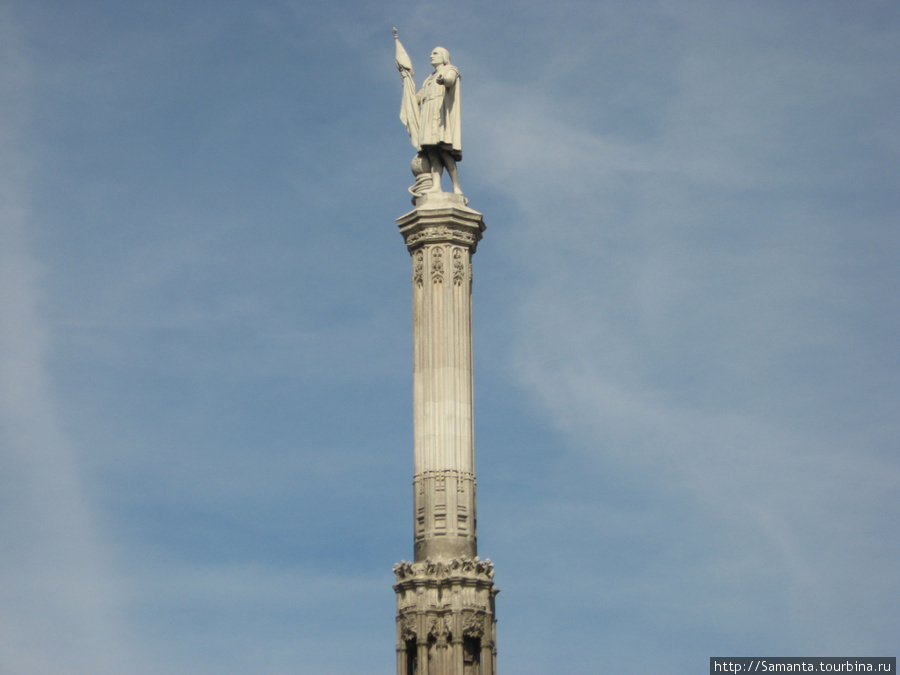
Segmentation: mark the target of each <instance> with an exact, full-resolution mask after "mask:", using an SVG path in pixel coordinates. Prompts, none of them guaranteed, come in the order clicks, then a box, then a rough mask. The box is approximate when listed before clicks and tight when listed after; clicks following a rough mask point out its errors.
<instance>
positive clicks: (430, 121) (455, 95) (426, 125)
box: [417, 64, 462, 161]
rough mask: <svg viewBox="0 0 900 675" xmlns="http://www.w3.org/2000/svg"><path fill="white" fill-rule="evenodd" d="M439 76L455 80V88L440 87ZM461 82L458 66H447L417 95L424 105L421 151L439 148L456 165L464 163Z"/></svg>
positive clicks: (421, 119) (437, 72) (420, 117)
mask: <svg viewBox="0 0 900 675" xmlns="http://www.w3.org/2000/svg"><path fill="white" fill-rule="evenodd" d="M451 71H452V72H451ZM438 75H444V78H445V80H446V79H450V78H452V79H453V84H452V85H450V86H449V87H447V86H444V85H443V84H440V83H439V82H438V81H437V78H438ZM448 75H449V76H450V77H449V78H448ZM459 80H460V78H459V70H458V69H457V68H456V66H451V65H450V64H445V65H443V66H440V67H439V68H438V69H437V71H435V72H434V73H432V74H431V75H429V76H428V79H426V80H425V83H424V84H423V85H422V89H421V91H419V93H418V95H417V99H418V102H419V104H420V105H421V109H420V113H419V142H418V149H419V150H421V149H422V148H423V147H425V146H429V145H431V146H434V145H436V146H438V147H440V148H441V149H442V150H446V151H447V152H449V153H450V155H451V156H452V157H453V158H454V159H455V160H456V161H460V160H461V159H462V131H461V125H460V84H459Z"/></svg>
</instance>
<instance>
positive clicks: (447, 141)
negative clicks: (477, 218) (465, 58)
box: [394, 28, 462, 196]
mask: <svg viewBox="0 0 900 675" xmlns="http://www.w3.org/2000/svg"><path fill="white" fill-rule="evenodd" d="M394 49H395V55H394V61H395V63H396V65H397V69H398V70H399V71H400V76H401V78H402V80H403V98H402V100H401V103H400V120H401V121H402V122H403V124H404V126H405V127H406V130H407V131H408V132H409V140H410V142H411V143H412V144H413V147H414V148H416V150H417V151H418V154H417V156H416V158H415V159H414V160H413V173H414V174H415V176H416V183H415V185H413V186H412V187H411V188H410V189H409V190H410V192H411V193H412V194H413V195H415V196H421V195H424V194H426V193H431V192H441V191H442V190H441V176H442V175H443V173H444V168H446V169H447V173H448V174H449V175H450V180H451V181H452V184H453V192H454V193H455V194H458V195H461V194H462V189H461V188H460V187H459V178H458V176H457V170H456V163H457V162H458V161H460V160H462V133H461V128H460V87H459V79H460V78H459V69H458V68H457V67H456V66H453V65H450V52H448V51H447V50H446V49H444V48H443V47H435V48H434V50H433V51H432V52H431V65H432V66H433V67H434V72H433V73H431V75H429V76H428V77H427V78H426V79H425V82H424V83H423V84H422V89H421V90H420V91H419V92H418V94H417V93H416V91H415V83H414V82H413V75H414V73H415V71H414V70H413V67H412V61H411V60H410V58H409V55H408V54H407V53H406V49H404V47H403V45H402V44H401V43H400V38H399V36H398V35H397V29H396V28H395V29H394Z"/></svg>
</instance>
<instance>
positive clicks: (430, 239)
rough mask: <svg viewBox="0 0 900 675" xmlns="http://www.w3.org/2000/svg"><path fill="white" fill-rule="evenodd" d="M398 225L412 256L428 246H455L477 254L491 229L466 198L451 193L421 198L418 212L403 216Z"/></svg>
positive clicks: (417, 208) (417, 204)
mask: <svg viewBox="0 0 900 675" xmlns="http://www.w3.org/2000/svg"><path fill="white" fill-rule="evenodd" d="M397 225H398V226H399V228H400V234H401V235H403V239H404V241H405V242H406V247H407V248H408V249H409V251H410V253H412V252H413V251H414V250H415V249H417V248H419V247H420V246H423V245H424V244H455V245H457V246H466V247H467V248H468V249H469V251H470V252H471V253H475V247H476V246H478V242H479V241H480V240H481V236H482V233H483V232H484V231H485V229H487V226H486V225H485V224H484V219H483V216H482V215H481V214H480V213H479V212H478V211H475V210H474V209H470V208H469V207H468V206H466V200H465V198H464V197H463V196H462V195H455V194H452V193H449V192H440V193H430V194H426V195H424V196H423V197H418V198H417V199H416V208H414V209H413V210H412V211H410V212H409V213H407V214H405V215H403V216H400V217H399V218H398V219H397Z"/></svg>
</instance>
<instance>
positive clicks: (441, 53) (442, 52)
mask: <svg viewBox="0 0 900 675" xmlns="http://www.w3.org/2000/svg"><path fill="white" fill-rule="evenodd" d="M448 63H450V52H448V51H447V50H446V49H444V48H443V47H435V48H434V49H433V50H432V51H431V65H433V66H444V65H447V64H448Z"/></svg>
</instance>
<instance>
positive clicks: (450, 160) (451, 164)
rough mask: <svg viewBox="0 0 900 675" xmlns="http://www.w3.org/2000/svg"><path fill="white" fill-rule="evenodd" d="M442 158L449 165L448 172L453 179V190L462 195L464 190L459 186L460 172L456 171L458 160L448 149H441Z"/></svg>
mask: <svg viewBox="0 0 900 675" xmlns="http://www.w3.org/2000/svg"><path fill="white" fill-rule="evenodd" d="M441 160H443V162H444V164H445V165H446V167H447V173H448V174H450V180H451V181H453V192H454V193H455V194H458V195H461V194H462V193H463V191H462V188H461V187H459V174H458V173H457V172H456V160H455V159H453V155H451V154H450V153H449V152H447V151H446V150H441Z"/></svg>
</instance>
